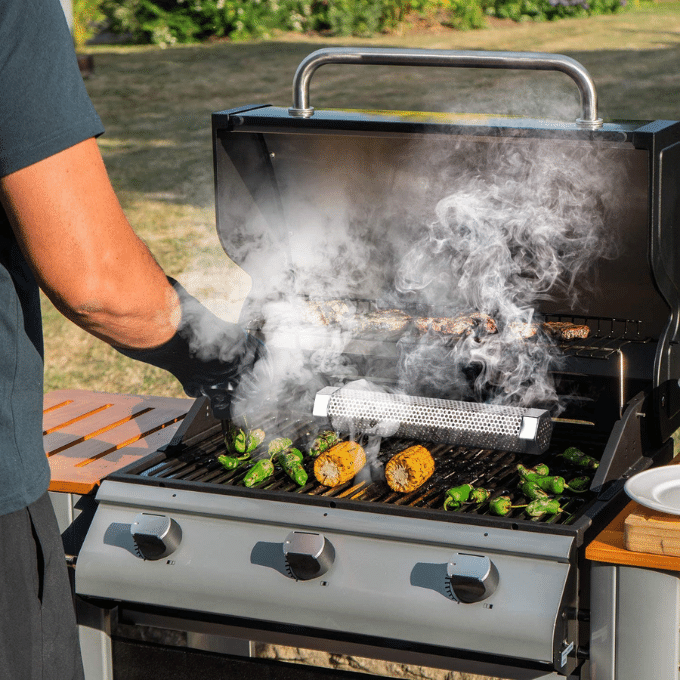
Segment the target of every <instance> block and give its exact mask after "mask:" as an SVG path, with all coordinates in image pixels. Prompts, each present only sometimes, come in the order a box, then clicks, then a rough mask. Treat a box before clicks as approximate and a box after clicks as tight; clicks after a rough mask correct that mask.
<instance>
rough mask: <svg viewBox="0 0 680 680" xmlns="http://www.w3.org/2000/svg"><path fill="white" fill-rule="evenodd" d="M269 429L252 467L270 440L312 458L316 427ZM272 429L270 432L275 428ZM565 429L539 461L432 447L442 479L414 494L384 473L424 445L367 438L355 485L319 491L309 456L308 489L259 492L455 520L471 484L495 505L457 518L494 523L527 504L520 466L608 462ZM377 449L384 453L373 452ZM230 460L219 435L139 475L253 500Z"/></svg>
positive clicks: (563, 499)
mask: <svg viewBox="0 0 680 680" xmlns="http://www.w3.org/2000/svg"><path fill="white" fill-rule="evenodd" d="M267 425H268V424H267V423H261V426H262V428H263V429H264V430H265V432H267V435H268V436H267V438H266V439H265V441H264V443H263V444H261V445H260V447H258V449H256V450H255V452H254V453H253V458H252V460H253V461H257V460H260V459H261V458H266V457H268V454H267V453H266V451H267V443H268V441H269V440H271V439H273V438H274V437H279V436H283V437H288V438H290V439H291V440H292V441H293V445H294V446H295V447H296V448H298V449H299V450H300V451H302V452H304V453H305V454H306V453H307V451H308V450H309V446H310V444H311V442H312V441H313V439H314V437H315V435H316V434H317V427H316V425H315V424H314V423H310V422H307V421H304V420H293V419H291V420H290V421H288V422H287V423H283V424H282V423H281V422H278V423H276V429H275V430H273V429H271V430H268V429H267ZM269 425H270V426H271V425H272V423H270V424H269ZM563 425H564V424H561V423H560V424H557V427H556V431H555V432H554V433H553V438H552V443H551V446H550V448H549V449H548V451H547V452H546V453H544V454H542V455H540V456H536V455H533V454H528V455H527V454H520V453H512V452H508V451H501V450H493V449H485V448H481V447H472V446H451V445H447V444H426V448H427V449H428V450H429V451H430V453H431V454H432V457H433V458H434V461H435V472H434V474H433V475H432V477H431V478H430V479H429V480H427V481H426V482H425V483H424V484H423V485H422V486H421V487H419V488H418V489H416V490H415V491H413V492H410V493H405V494H404V493H397V492H395V491H393V490H392V489H391V488H390V487H389V486H388V485H387V483H386V482H385V481H384V475H383V473H382V470H383V468H384V465H385V464H386V463H387V461H388V460H389V459H390V458H391V457H392V456H393V455H394V454H396V453H398V452H399V451H403V450H404V449H405V448H407V447H409V446H412V445H414V444H419V443H420V442H418V441H415V440H407V439H397V438H386V439H382V440H379V439H372V438H369V437H366V436H362V437H360V438H358V439H359V443H361V444H362V445H363V446H364V447H365V448H366V450H367V459H368V462H367V464H366V466H365V468H364V469H363V470H362V471H361V472H360V473H359V474H358V475H357V476H356V477H355V478H354V479H353V480H351V481H350V482H347V483H345V484H342V485H340V486H337V487H332V488H330V487H326V486H324V485H322V484H319V483H318V482H317V481H316V479H315V477H314V471H313V464H314V459H313V458H311V457H309V456H307V455H305V459H304V463H303V466H304V468H305V470H306V471H307V473H308V482H307V484H305V485H304V486H298V485H297V484H295V483H294V482H293V481H292V480H291V479H290V478H289V477H288V475H287V474H286V473H285V472H284V471H283V470H282V469H279V468H278V467H277V468H276V470H275V472H274V474H273V475H272V476H271V477H269V478H268V479H267V480H266V481H265V482H263V483H261V484H258V485H256V486H254V487H252V489H256V490H258V492H259V491H264V492H274V493H276V494H277V497H278V498H279V499H280V497H281V496H280V495H281V494H284V495H286V494H302V495H308V496H316V497H324V498H332V499H343V500H348V501H357V502H361V503H370V504H387V505H394V506H402V507H404V506H406V507H409V508H415V509H417V508H423V509H428V510H441V512H449V514H453V513H451V512H450V511H445V510H444V509H443V505H444V500H445V498H446V491H447V490H448V489H449V488H451V487H454V486H459V485H461V484H471V485H472V486H473V487H483V488H486V489H489V491H490V492H491V496H490V498H489V499H488V500H487V501H485V502H483V503H480V504H476V503H464V504H463V505H462V506H461V508H460V509H459V510H457V511H456V512H457V513H462V514H468V515H470V514H472V515H491V516H493V515H492V513H491V512H490V507H489V503H490V501H492V500H493V499H494V498H496V497H498V496H509V497H510V498H511V500H512V504H513V505H515V506H521V505H525V504H526V503H527V500H526V499H525V497H524V496H523V495H522V493H521V492H520V491H519V475H518V472H517V465H519V464H522V465H524V466H526V467H532V466H534V465H537V464H538V463H545V464H547V465H548V467H549V468H550V474H551V475H560V476H563V477H565V479H567V480H569V479H572V478H575V477H581V476H583V475H584V471H583V470H582V469H579V468H576V467H573V466H571V465H570V464H568V463H566V461H564V460H563V459H562V458H560V457H559V456H558V454H559V453H561V452H563V451H564V449H565V448H566V447H567V446H574V445H575V446H579V448H581V450H583V451H584V452H585V453H588V454H589V455H592V456H593V457H596V458H599V457H600V456H601V453H602V451H603V449H604V445H605V443H606V442H605V440H604V439H602V437H598V436H597V435H596V434H595V436H593V434H594V433H590V436H589V437H588V438H587V440H585V439H584V437H583V435H582V434H580V436H578V435H577V434H576V433H577V431H578V430H579V428H578V427H571V426H569V425H566V426H564V427H563ZM378 446H379V450H378V451H377V452H374V449H375V448H377V447H378ZM224 453H226V446H225V443H224V436H223V434H221V433H215V434H213V435H210V436H207V437H206V438H205V439H203V440H201V441H200V442H198V443H195V444H193V445H191V446H187V447H185V448H183V449H182V448H179V449H175V450H172V449H171V450H169V451H168V452H167V458H166V459H165V460H162V461H160V462H156V463H153V464H151V463H150V464H149V466H148V467H146V468H141V469H137V470H136V474H137V475H139V476H140V477H144V478H147V479H149V480H154V481H155V482H156V483H162V484H163V485H166V486H172V484H173V483H175V482H180V483H182V485H183V486H184V487H186V484H187V483H188V484H189V486H190V487H191V488H192V489H195V490H201V491H208V492H210V491H211V490H212V491H214V490H216V489H219V488H221V487H225V486H231V487H239V491H240V492H242V493H246V494H248V493H250V492H251V489H249V488H246V487H245V486H244V484H243V478H244V476H245V474H246V473H247V471H248V469H249V466H247V465H246V466H243V467H240V468H237V469H236V470H225V469H224V467H222V465H221V463H219V461H218V460H217V458H218V456H220V455H222V454H224ZM591 476H592V473H591ZM291 500H293V499H291ZM594 500H595V494H594V493H592V492H590V491H587V492H585V493H583V494H574V493H565V494H564V495H562V496H560V506H561V507H562V512H560V513H559V514H556V515H544V516H542V517H539V518H531V517H528V516H527V515H526V513H525V511H524V509H523V508H522V507H516V508H513V510H512V511H511V513H510V515H508V517H511V518H513V519H522V520H530V521H533V522H541V523H547V524H570V523H572V522H573V521H574V520H575V519H576V518H577V517H579V516H581V515H582V514H583V513H584V512H585V510H586V509H587V507H588V506H589V505H590V504H591V503H592V502H594Z"/></svg>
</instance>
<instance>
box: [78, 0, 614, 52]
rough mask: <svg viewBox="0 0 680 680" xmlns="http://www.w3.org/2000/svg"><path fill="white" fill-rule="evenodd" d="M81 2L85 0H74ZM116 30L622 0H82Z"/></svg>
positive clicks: (478, 21)
mask: <svg viewBox="0 0 680 680" xmlns="http://www.w3.org/2000/svg"><path fill="white" fill-rule="evenodd" d="M76 2H80V3H83V4H88V0H76ZM89 2H90V3H94V4H96V5H98V4H99V2H101V8H102V10H103V11H104V13H105V14H106V17H107V18H108V22H109V27H110V29H111V30H112V31H113V32H115V33H120V34H124V35H129V36H131V37H132V39H133V40H135V41H136V42H152V43H156V44H161V45H169V44H172V43H176V42H194V41H197V40H204V39H206V38H209V37H228V38H230V39H233V40H243V39H250V38H262V37H269V36H271V35H272V33H273V32H274V31H276V30H284V31H297V32H301V33H302V32H310V31H318V32H327V33H330V34H333V35H358V36H368V35H372V34H375V33H378V32H381V31H386V30H390V29H394V28H395V27H397V26H399V25H400V24H403V23H404V22H406V21H408V20H409V19H410V18H411V17H413V16H428V17H430V18H432V17H436V20H437V21H439V22H440V23H442V24H444V25H448V26H452V27H454V28H458V29H466V28H480V27H482V26H483V25H484V18H485V16H486V15H491V16H496V17H499V18H509V19H513V20H514V21H521V20H525V19H533V20H546V19H547V20H552V19H559V18H562V17H573V16H585V15H590V14H601V13H605V12H614V11H616V10H617V9H619V8H620V7H622V6H623V5H624V4H625V2H626V0H89Z"/></svg>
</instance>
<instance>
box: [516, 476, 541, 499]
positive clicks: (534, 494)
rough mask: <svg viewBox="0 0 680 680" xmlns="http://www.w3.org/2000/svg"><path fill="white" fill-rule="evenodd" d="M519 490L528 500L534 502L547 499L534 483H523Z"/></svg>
mask: <svg viewBox="0 0 680 680" xmlns="http://www.w3.org/2000/svg"><path fill="white" fill-rule="evenodd" d="M519 490H520V491H521V492H522V493H523V494H524V495H525V496H526V497H527V498H528V499H529V500H530V501H535V500H537V499H539V498H547V497H548V494H547V493H546V492H545V491H543V489H541V487H540V486H539V485H538V484H536V482H531V481H528V480H527V481H525V482H522V483H521V484H520V485H519Z"/></svg>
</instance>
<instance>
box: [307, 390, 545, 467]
mask: <svg viewBox="0 0 680 680" xmlns="http://www.w3.org/2000/svg"><path fill="white" fill-rule="evenodd" d="M314 416H315V417H319V418H327V419H328V422H329V424H330V426H331V427H332V428H333V429H334V430H336V431H337V432H340V433H350V434H352V435H353V434H355V433H356V434H374V435H380V436H382V437H399V438H403V439H415V440H418V441H423V442H432V443H438V444H440V443H445V444H454V445H457V446H473V447H479V448H485V449H498V450H503V451H514V452H517V453H535V454H540V453H543V452H544V451H546V450H547V448H548V446H549V445H550V436H551V434H552V420H551V418H550V414H549V413H548V411H546V410H544V409H534V408H522V407H517V406H499V405H496V404H477V403H470V402H466V401H450V400H446V399H430V398H427V397H412V396H409V395H406V394H388V393H385V392H370V391H367V390H354V389H348V388H336V387H326V388H324V389H322V390H321V391H319V392H317V394H316V399H315V401H314Z"/></svg>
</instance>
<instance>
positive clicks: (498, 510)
mask: <svg viewBox="0 0 680 680" xmlns="http://www.w3.org/2000/svg"><path fill="white" fill-rule="evenodd" d="M510 510H512V501H511V500H510V497H509V496H498V497H497V498H494V499H493V500H492V501H491V502H490V503H489V511H490V512H491V514H493V515H500V516H501V517H504V516H505V515H509V514H510Z"/></svg>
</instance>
